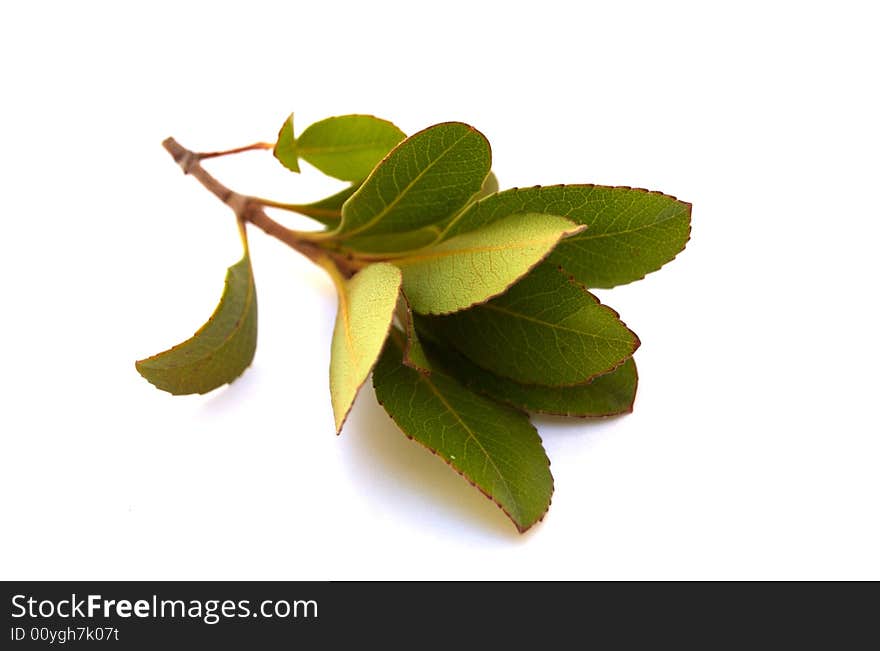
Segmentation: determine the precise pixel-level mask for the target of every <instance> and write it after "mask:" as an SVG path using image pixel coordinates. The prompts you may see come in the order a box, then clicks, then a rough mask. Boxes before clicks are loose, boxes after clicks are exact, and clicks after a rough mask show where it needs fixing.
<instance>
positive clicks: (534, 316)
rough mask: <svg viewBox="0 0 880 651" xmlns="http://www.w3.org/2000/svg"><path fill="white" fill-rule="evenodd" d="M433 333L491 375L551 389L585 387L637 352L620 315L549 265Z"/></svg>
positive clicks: (445, 320)
mask: <svg viewBox="0 0 880 651" xmlns="http://www.w3.org/2000/svg"><path fill="white" fill-rule="evenodd" d="M428 327H429V328H430V330H431V332H432V333H435V334H436V335H437V336H439V337H442V340H443V341H444V342H447V343H449V344H451V345H452V346H453V347H454V348H456V349H457V350H458V351H459V352H461V353H462V354H464V355H465V356H466V357H468V358H469V359H471V360H472V361H474V362H475V363H477V364H478V365H479V366H482V367H483V368H485V369H486V370H488V371H491V372H493V373H495V374H496V375H500V376H502V377H506V378H509V379H511V380H515V381H516V382H520V383H523V384H540V385H545V386H571V385H577V384H585V383H587V382H589V381H590V380H592V379H593V378H594V377H597V376H599V375H604V374H605V373H609V372H611V371H613V370H614V369H615V368H617V367H618V366H620V365H621V364H622V363H623V362H624V361H625V360H626V359H628V358H630V357H631V356H632V354H633V353H634V352H635V350H636V348H638V346H639V340H638V337H636V335H635V333H633V332H632V331H631V330H629V329H628V328H627V327H626V325H625V324H624V323H623V322H621V321H620V319H619V316H618V314H617V313H616V312H615V311H614V310H612V309H610V308H608V307H606V306H604V305H602V304H601V303H599V301H598V299H596V297H595V296H593V295H592V294H590V293H589V292H588V291H587V290H586V288H584V287H583V286H582V285H580V284H578V283H576V282H574V281H572V280H570V279H569V278H568V277H566V276H564V275H563V274H562V273H561V272H560V271H559V270H558V269H557V268H555V267H553V266H552V265H551V264H549V263H548V262H544V263H542V264H540V265H538V266H537V267H536V268H535V269H533V270H532V271H531V273H529V274H528V275H527V276H525V277H524V278H523V279H522V280H521V281H520V282H519V283H517V284H516V285H514V286H513V287H512V288H511V289H510V290H509V291H508V292H507V293H506V294H504V295H502V296H499V297H498V298H496V299H494V300H492V301H490V302H488V303H486V304H483V305H478V306H476V307H474V308H472V309H470V310H465V311H462V312H458V313H456V314H450V315H448V316H442V317H436V318H432V319H431V321H430V323H429V324H428Z"/></svg>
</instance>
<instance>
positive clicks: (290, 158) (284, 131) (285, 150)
mask: <svg viewBox="0 0 880 651" xmlns="http://www.w3.org/2000/svg"><path fill="white" fill-rule="evenodd" d="M272 153H273V154H274V155H275V158H277V159H278V160H279V161H280V162H281V164H282V165H284V167H286V168H287V169H289V170H290V171H291V172H296V173H297V174H299V155H298V154H297V150H296V138H294V136H293V113H291V114H290V115H289V116H288V118H287V119H286V120H285V121H284V124H282V125H281V130H280V131H279V132H278V140H276V141H275V148H274V149H273V150H272Z"/></svg>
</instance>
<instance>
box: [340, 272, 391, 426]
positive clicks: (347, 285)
mask: <svg viewBox="0 0 880 651" xmlns="http://www.w3.org/2000/svg"><path fill="white" fill-rule="evenodd" d="M331 264H332V263H331ZM332 273H333V272H331V274H332ZM335 273H336V274H337V275H336V276H334V280H335V281H337V291H338V293H339V309H338V312H337V315H336V324H335V326H334V328H333V339H332V342H331V348H330V397H331V402H332V406H333V416H334V419H335V421H336V431H337V433H338V432H340V431H341V430H342V426H343V424H344V423H345V419H346V417H347V416H348V412H349V411H350V410H351V406H352V404H353V403H354V399H355V397H356V396H357V393H358V391H359V390H360V388H361V385H363V383H364V382H365V381H366V380H367V377H368V376H369V374H370V371H371V370H372V369H373V366H374V365H375V363H376V360H377V359H378V357H379V353H380V352H381V351H382V346H383V344H384V343H385V339H386V338H387V336H388V331H389V329H390V328H391V323H392V320H393V318H394V309H395V306H396V304H397V297H398V295H399V293H400V284H401V274H400V270H399V269H397V268H396V267H394V266H393V265H390V264H386V263H379V264H372V265H370V266H368V267H366V268H365V269H363V270H362V271H360V272H358V273H357V274H356V275H355V276H354V277H353V278H351V279H350V280H343V279H341V277H339V276H338V272H335Z"/></svg>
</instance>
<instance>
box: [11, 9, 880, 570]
mask: <svg viewBox="0 0 880 651" xmlns="http://www.w3.org/2000/svg"><path fill="white" fill-rule="evenodd" d="M877 25H878V19H877V16H875V15H874V13H873V10H872V3H867V2H866V3H854V2H853V3H851V2H835V3H825V4H820V3H810V2H797V3H790V4H788V3H773V2H757V3H750V2H745V3H731V4H730V5H728V6H726V7H725V6H722V5H720V4H718V3H704V2H695V3H643V4H637V3H626V2H613V3H612V2H601V3H585V2H571V3H562V2H553V1H550V0H543V1H542V2H537V3H536V2H527V3H518V2H508V3H478V2H473V1H470V2H450V1H448V0H447V1H445V2H442V3H433V4H431V5H428V4H426V3H414V2H408V3H401V4H400V5H398V6H395V5H392V4H390V3H383V2H357V3H351V4H350V5H345V4H342V3H332V2H278V3H266V2H256V1H251V2H247V3H241V2H234V3H228V4H227V3H221V2H204V3H201V2H191V3H184V2H174V3H164V2H153V3H144V4H143V5H142V6H140V8H136V5H135V4H134V3H123V2H106V3H96V2H57V3H46V2H36V1H35V2H28V3H3V5H2V9H0V60H2V62H3V63H2V69H0V79H2V89H0V92H2V97H3V99H2V104H0V106H2V108H0V111H2V120H0V173H2V187H3V194H2V196H3V200H2V204H0V206H2V220H3V231H2V232H3V236H2V237H3V243H4V247H3V253H4V255H3V257H2V265H3V295H2V299H3V300H2V304H3V307H2V310H3V318H2V321H0V323H2V325H0V328H2V338H0V342H2V355H0V364H2V366H0V383H2V394H0V395H2V405H3V406H2V410H0V419H2V435H0V436H2V454H0V522H2V535H0V576H2V577H3V578H90V579H108V578H111V579H112V578H140V579H160V578H161V579H197V578H206V579H220V578H253V579H340V578H349V579H357V578H380V579H391V578H403V579H410V578H412V579H421V578H466V579H470V578H475V579H477V578H478V579H483V578H499V579H507V578H511V579H512V578H560V579H576V578H577V579H585V578H768V579H770V578H773V579H776V578H874V579H878V578H880V554H877V549H878V548H880V524H878V496H880V479H878V463H880V442H878V434H880V428H878V418H877V411H876V404H877V402H878V399H877V395H876V394H877V389H878V381H877V375H876V372H877V371H876V369H877V362H878V359H877V357H878V355H877V344H876V339H875V337H876V335H877V332H878V319H877V317H876V313H875V305H876V302H877V296H878V292H877V289H876V281H877V278H878V274H877V254H876V249H877V246H878V244H877V236H878V218H880V214H878V212H880V210H878V201H877V190H878V178H880V175H878V172H880V166H878V151H880V149H878V147H880V137H878V136H880V134H878V119H877V116H878V115H880V102H878V99H877V95H876V92H877V88H878V85H877V62H878V61H880V47H878V39H877V33H876V27H877ZM290 111H295V112H296V123H297V125H298V130H301V129H302V128H304V127H305V126H306V125H307V124H309V123H311V122H312V121H315V120H318V119H321V118H323V117H327V116H329V115H339V114H344V113H352V112H359V113H373V114H376V115H379V116H382V117H386V118H389V119H391V120H393V121H395V122H397V123H398V124H399V125H400V126H401V127H402V128H403V129H404V130H405V131H407V132H408V133H412V132H414V131H417V130H419V129H421V128H423V127H425V126H428V125H430V124H433V123H436V122H440V121H446V120H463V121H466V122H469V123H471V124H473V125H475V126H476V127H477V128H479V129H481V130H482V131H483V132H484V133H485V134H486V135H487V136H488V138H489V140H490V141H491V142H492V144H493V149H494V160H495V163H494V169H495V170H496V172H497V173H498V176H499V178H500V179H501V183H502V187H511V186H515V185H520V186H523V185H533V184H539V183H540V184H553V183H560V182H568V183H577V182H594V183H604V184H613V185H634V186H640V187H647V188H650V189H658V190H662V191H664V192H667V193H669V194H673V195H676V196H678V197H680V198H682V199H685V200H688V201H691V202H693V204H694V213H693V220H694V221H693V235H692V240H691V242H690V244H689V245H688V248H687V250H686V251H685V252H684V253H683V254H681V255H680V256H679V257H678V259H676V260H675V261H674V262H673V263H671V264H669V265H668V266H667V267H666V268H664V269H663V270H662V271H661V272H658V273H656V274H653V275H651V276H649V277H648V278H647V279H646V280H644V281H642V282H639V283H635V284H632V285H629V286H626V287H621V288H617V289H615V290H611V291H606V292H601V297H602V299H603V301H606V302H607V303H609V304H610V305H612V306H613V307H615V308H616V309H617V310H618V311H619V312H620V313H621V315H622V317H623V319H624V320H625V321H626V322H627V324H628V325H630V326H631V327H632V328H633V329H634V330H635V331H636V332H638V334H639V335H640V337H641V339H642V342H643V345H642V348H641V350H640V351H639V352H638V354H637V361H638V363H639V367H640V375H641V386H640V391H639V396H638V400H637V403H636V409H635V412H634V413H633V414H632V415H629V416H626V417H623V418H618V419H612V420H608V421H602V422H584V421H567V420H563V419H549V418H542V419H538V421H537V424H538V427H539V430H540V432H541V435H542V437H543V439H544V442H545V445H546V447H547V450H548V453H549V455H550V457H551V459H552V462H553V465H552V470H553V473H554V476H555V478H556V493H555V495H554V498H553V506H552V507H551V510H550V513H549V515H548V516H547V518H546V519H545V521H544V522H543V523H541V524H540V525H538V526H536V527H535V528H534V529H533V530H532V531H530V532H529V533H528V534H526V535H524V536H520V535H518V534H517V533H516V532H515V530H514V528H513V527H512V526H511V525H510V523H509V522H508V521H507V520H506V519H505V518H504V516H503V515H502V514H501V513H500V511H498V509H497V508H496V507H495V506H494V505H492V504H491V503H490V502H489V501H488V500H486V499H485V498H483V497H482V496H481V495H480V494H478V493H477V492H476V491H475V490H473V489H472V488H471V487H470V486H468V485H467V484H466V483H465V482H463V481H462V480H461V479H460V478H459V477H458V476H457V475H456V474H455V473H453V472H451V471H450V470H449V469H448V468H447V467H446V466H445V465H444V464H443V463H442V462H440V461H439V460H438V459H436V458H435V457H433V456H432V455H430V454H428V453H426V452H425V451H424V450H422V449H421V448H419V447H418V446H417V445H415V444H413V443H411V442H409V441H407V440H406V439H405V438H404V437H403V436H402V435H400V433H399V432H398V431H397V430H396V429H395V427H394V425H393V424H392V423H391V421H390V420H389V419H388V418H387V417H386V416H385V415H384V412H383V411H382V410H381V408H379V407H378V406H377V405H376V403H375V401H374V397H373V393H372V389H371V388H369V387H367V388H365V389H364V390H363V391H362V393H361V395H360V397H359V399H358V401H357V404H356V407H355V409H354V412H353V414H352V416H351V418H350V421H349V423H348V424H347V426H346V429H345V431H344V432H343V434H342V436H341V437H338V438H337V437H336V436H335V435H334V433H333V422H332V415H331V410H330V402H329V396H328V390H327V365H328V355H329V354H328V348H329V333H330V330H331V327H332V321H333V316H334V313H335V297H334V294H333V290H332V286H331V284H330V282H329V281H328V279H327V278H326V277H325V276H324V275H323V273H322V272H321V271H320V270H318V269H316V268H313V267H311V266H310V264H309V263H308V262H306V261H305V260H303V259H301V258H298V257H297V255H296V254H295V253H293V252H292V251H290V250H288V249H286V248H285V247H283V246H282V245H280V244H278V243H277V242H275V241H273V240H269V239H268V238H266V237H265V236H263V235H262V234H261V233H259V232H257V231H254V232H253V233H252V235H251V246H252V254H253V258H254V265H255V273H256V275H257V286H258V291H259V301H260V343H259V349H258V352H257V357H256V360H255V362H254V365H253V367H252V368H251V369H250V370H249V371H248V372H247V373H246V374H245V376H243V377H242V378H241V379H240V380H239V381H237V382H235V383H234V384H233V385H231V386H230V387H227V388H224V389H221V390H218V391H215V392H214V393H212V394H209V395H207V396H201V397H199V396H196V397H186V398H173V397H171V396H168V395H166V394H163V393H161V392H159V391H157V390H155V389H154V388H153V387H152V386H150V385H149V384H148V383H146V382H145V381H144V380H143V379H142V378H140V376H139V375H138V374H137V373H136V372H135V370H134V365H133V362H134V360H135V359H139V358H141V357H145V356H147V355H150V354H152V353H155V352H157V351H159V350H162V349H164V348H166V347H168V346H169V345H171V344H174V343H176V342H178V341H180V340H182V339H184V338H186V337H188V336H189V335H190V334H191V333H192V332H193V331H194V330H195V329H196V328H197V327H198V326H199V325H200V324H201V323H202V322H203V321H204V320H205V319H206V318H207V317H208V315H209V314H210V313H211V311H212V309H213V307H214V305H215V303H216V300H217V298H218V297H219V294H220V290H221V288H222V282H223V275H224V273H225V269H226V267H227V266H228V265H229V264H231V263H232V262H234V261H235V260H236V259H237V257H238V255H239V244H238V238H237V236H236V229H235V225H234V221H233V218H232V216H231V213H229V212H228V211H227V209H226V208H225V207H224V206H222V205H221V204H220V203H219V202H217V201H216V200H215V199H214V198H213V197H211V196H210V195H208V193H207V192H205V191H204V190H203V189H202V188H200V187H199V186H198V185H197V183H196V182H195V181H193V180H192V179H189V178H186V177H184V176H182V175H181V174H180V171H179V170H178V169H177V168H176V166H175V165H174V164H173V162H172V161H171V160H170V158H169V157H168V156H167V154H166V153H165V152H164V150H163V149H162V148H161V147H160V144H159V143H160V141H161V140H162V139H163V138H164V137H166V136H168V135H174V136H176V137H177V138H178V139H179V140H180V141H181V142H182V143H183V144H184V145H186V146H189V147H191V148H194V149H203V150H207V149H215V148H224V147H232V146H237V145H242V144H247V143H249V142H252V141H254V140H261V139H272V138H274V135H275V133H276V131H277V129H278V127H279V126H280V124H281V122H282V120H283V119H284V117H285V116H286V115H287V113H289V112H290ZM210 170H211V171H212V172H214V173H215V174H216V175H217V176H218V177H220V178H221V179H222V180H224V181H226V182H227V183H228V184H229V185H231V186H232V187H234V188H235V189H238V190H240V191H243V192H249V193H256V194H264V195H268V196H272V197H274V198H277V199H291V200H294V199H304V200H305V199H313V198H317V197H319V196H322V195H323V194H324V193H325V192H326V191H329V190H333V189H335V188H336V187H337V186H335V185H333V184H332V183H331V182H329V181H324V180H322V179H321V178H320V177H319V176H318V174H317V173H315V172H314V171H313V170H307V171H306V173H304V174H303V175H301V176H299V177H297V176H294V175H292V174H289V173H288V172H286V171H285V170H283V169H282V168H281V167H280V166H278V165H277V164H276V163H275V162H274V161H273V160H272V158H271V156H270V155H268V154H266V153H262V152H257V153H251V154H245V155H242V156H240V157H238V158H237V159H235V160H222V161H215V162H212V164H211V166H210Z"/></svg>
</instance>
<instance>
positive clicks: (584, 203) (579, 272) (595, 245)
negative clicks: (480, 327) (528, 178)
mask: <svg viewBox="0 0 880 651" xmlns="http://www.w3.org/2000/svg"><path fill="white" fill-rule="evenodd" d="M521 212H546V213H552V214H554V215H561V216H563V217H568V218H569V219H571V220H572V221H574V222H576V223H578V224H587V225H588V226H589V228H588V230H586V231H584V232H583V233H580V234H579V235H577V236H574V237H571V238H568V239H567V240H565V242H562V243H560V246H559V247H557V249H556V250H555V251H554V252H553V255H552V256H551V261H552V262H554V263H556V264H559V265H561V266H562V267H564V268H565V270H566V271H568V272H569V273H571V274H573V275H574V276H575V278H577V279H578V280H579V281H580V282H582V283H583V284H585V285H587V286H588V287H614V286H615V285H623V284H625V283H629V282H633V281H635V280H639V279H640V278H643V277H644V276H645V274H648V273H650V272H652V271H656V270H657V269H659V268H660V267H662V266H663V265H664V264H666V263H667V262H669V261H670V260H672V259H673V258H674V257H675V256H676V255H677V254H678V253H680V252H681V251H682V250H683V249H684V247H685V244H686V243H687V241H688V238H689V237H690V216H691V204H689V203H686V202H684V201H679V200H678V199H676V198H675V197H671V196H668V195H665V194H662V193H660V192H649V191H647V190H640V189H634V188H628V187H606V186H600V185H556V186H548V187H540V186H539V187H534V188H522V189H520V188H514V189H512V190H505V191H503V192H499V193H498V194H495V195H492V196H489V197H487V198H485V199H483V200H482V201H479V202H477V203H475V204H473V205H471V206H470V207H469V208H468V209H467V210H465V211H464V212H462V213H461V214H460V215H458V216H457V217H456V219H455V220H453V222H451V223H450V224H449V226H448V227H447V229H446V232H445V233H444V235H443V238H442V239H448V238H450V237H455V236H456V235H460V234H462V233H466V232H469V231H472V230H476V229H480V228H483V227H485V226H486V225H487V224H490V223H492V222H493V221H495V220H498V219H503V218H504V217H506V216H507V215H510V214H513V213H521Z"/></svg>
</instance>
